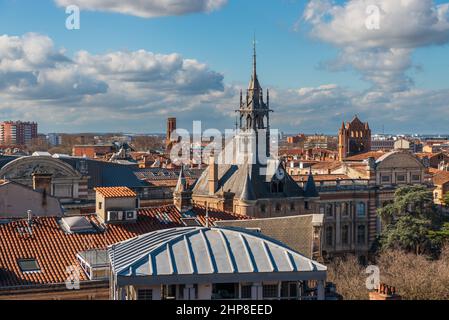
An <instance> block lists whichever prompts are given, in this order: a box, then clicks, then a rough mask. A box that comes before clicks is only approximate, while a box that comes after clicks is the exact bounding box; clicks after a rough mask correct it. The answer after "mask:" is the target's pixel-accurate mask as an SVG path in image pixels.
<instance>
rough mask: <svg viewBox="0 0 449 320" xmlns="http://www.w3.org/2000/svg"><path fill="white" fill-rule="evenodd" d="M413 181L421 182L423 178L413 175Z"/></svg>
mask: <svg viewBox="0 0 449 320" xmlns="http://www.w3.org/2000/svg"><path fill="white" fill-rule="evenodd" d="M412 181H415V182H416V181H421V176H420V175H419V174H414V175H412Z"/></svg>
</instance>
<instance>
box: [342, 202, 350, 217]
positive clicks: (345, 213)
mask: <svg viewBox="0 0 449 320" xmlns="http://www.w3.org/2000/svg"><path fill="white" fill-rule="evenodd" d="M348 209H349V206H348V204H347V203H346V202H344V203H342V205H341V214H342V216H344V217H346V216H348V215H349V210H348Z"/></svg>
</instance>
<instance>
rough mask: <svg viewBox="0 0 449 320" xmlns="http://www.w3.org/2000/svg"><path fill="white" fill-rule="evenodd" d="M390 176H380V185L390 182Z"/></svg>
mask: <svg viewBox="0 0 449 320" xmlns="http://www.w3.org/2000/svg"><path fill="white" fill-rule="evenodd" d="M390 180H391V179H390V176H382V178H381V181H382V183H388V182H390Z"/></svg>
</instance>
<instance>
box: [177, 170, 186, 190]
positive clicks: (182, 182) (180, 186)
mask: <svg viewBox="0 0 449 320" xmlns="http://www.w3.org/2000/svg"><path fill="white" fill-rule="evenodd" d="M186 190H187V180H186V177H185V174H184V166H182V167H181V171H180V172H179V179H178V184H177V185H176V189H175V192H178V193H179V192H184V191H186Z"/></svg>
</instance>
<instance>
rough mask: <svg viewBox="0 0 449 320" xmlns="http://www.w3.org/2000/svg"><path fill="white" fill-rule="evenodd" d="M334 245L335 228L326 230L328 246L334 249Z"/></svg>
mask: <svg viewBox="0 0 449 320" xmlns="http://www.w3.org/2000/svg"><path fill="white" fill-rule="evenodd" d="M333 244H334V228H332V227H327V228H326V246H328V247H332V246H333Z"/></svg>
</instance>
